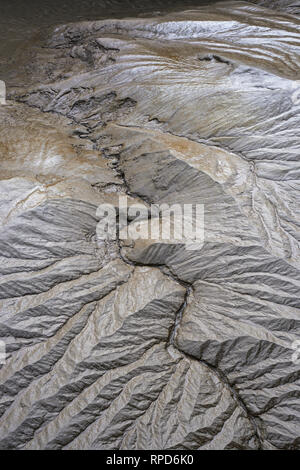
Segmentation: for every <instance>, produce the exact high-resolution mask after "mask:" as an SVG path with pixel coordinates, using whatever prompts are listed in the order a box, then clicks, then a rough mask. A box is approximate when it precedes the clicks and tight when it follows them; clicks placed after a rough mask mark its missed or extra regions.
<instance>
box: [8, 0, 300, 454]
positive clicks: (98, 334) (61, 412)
mask: <svg viewBox="0 0 300 470" xmlns="http://www.w3.org/2000/svg"><path fill="white" fill-rule="evenodd" d="M257 3H258V2H257ZM260 3H263V4H264V6H260V5H254V4H253V3H252V4H251V3H246V2H222V3H218V4H216V5H211V6H205V7H204V6H203V7H199V8H197V9H193V10H186V11H181V12H176V13H170V14H167V15H165V16H159V17H157V18H155V17H148V18H143V19H141V18H136V19H135V18H131V19H119V20H116V19H112V20H103V21H92V22H91V21H89V22H81V23H73V24H68V25H65V26H58V27H56V28H53V29H52V30H51V31H46V32H45V34H44V37H43V38H41V39H40V40H39V41H35V42H34V43H33V44H31V45H30V47H28V48H27V49H24V50H22V53H21V54H20V55H19V56H18V57H17V59H16V62H15V64H16V66H15V68H14V70H13V73H11V76H10V84H11V86H10V90H9V100H8V102H7V105H6V106H2V107H0V117H1V124H0V125H1V139H0V155H1V161H0V175H1V182H0V187H1V204H0V211H1V224H2V227H1V232H0V247H1V248H0V254H1V264H0V271H1V281H0V296H1V326H0V333H1V339H2V340H4V341H5V343H6V347H7V361H6V363H5V364H4V365H3V366H2V368H1V370H0V377H1V402H0V411H1V418H0V447H1V448H2V449H61V448H63V449H259V448H262V449H299V448H300V440H299V439H300V437H299V436H300V434H299V433H300V423H299V417H300V404H299V396H300V390H299V364H297V363H295V361H294V362H293V361H292V354H293V352H294V350H293V343H294V342H295V341H296V340H298V339H299V332H300V317H299V283H300V271H299V267H300V258H299V224H300V216H299V215H300V214H299V174H300V164H299V150H300V140H299V124H300V115H299V107H300V100H299V96H300V93H299V94H298V87H299V80H300V71H299V63H300V19H299V18H298V16H297V13H298V12H297V5H296V2H283V1H278V2H277V3H278V5H277V8H278V10H275V9H274V8H273V9H271V8H270V2H260ZM273 3H274V2H273ZM121 194H124V195H128V196H129V202H130V204H136V203H139V202H143V201H144V202H145V203H146V204H147V205H149V204H150V203H158V204H160V203H163V202H166V203H172V204H174V203H180V204H184V203H195V204H204V207H205V243H204V246H203V247H202V249H201V250H197V251H189V250H187V249H186V247H185V246H184V245H183V244H173V243H172V242H170V243H167V242H164V243H162V242H161V241H159V240H129V241H127V242H126V243H125V242H123V241H121V240H116V241H115V242H113V241H112V242H103V243H102V244H101V243H100V244H99V242H98V241H97V237H96V226H97V223H98V219H97V215H96V210H97V207H98V206H99V204H101V203H102V202H109V203H111V204H113V205H116V206H117V203H118V196H119V195H121ZM134 223H135V222H134V221H130V220H129V221H128V224H134Z"/></svg>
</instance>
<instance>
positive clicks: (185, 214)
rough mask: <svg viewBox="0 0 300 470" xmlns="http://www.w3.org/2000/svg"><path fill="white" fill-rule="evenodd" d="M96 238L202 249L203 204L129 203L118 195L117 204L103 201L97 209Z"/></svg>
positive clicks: (125, 198) (125, 197)
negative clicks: (181, 245)
mask: <svg viewBox="0 0 300 470" xmlns="http://www.w3.org/2000/svg"><path fill="white" fill-rule="evenodd" d="M96 215H97V217H98V218H99V222H98V224H97V231H96V233H97V239H98V240H99V241H103V240H108V241H114V240H117V239H119V240H130V241H132V240H139V239H140V240H153V241H155V242H158V241H161V242H165V243H178V244H184V245H185V246H186V248H187V249H188V250H199V249H201V248H202V246H203V243H204V205H203V204H172V205H169V204H166V203H165V204H160V205H158V204H151V206H150V207H148V206H146V205H144V204H142V203H139V204H130V203H129V199H128V198H127V196H119V204H118V207H116V206H114V205H113V204H101V205H100V206H99V207H98V209H97V212H96Z"/></svg>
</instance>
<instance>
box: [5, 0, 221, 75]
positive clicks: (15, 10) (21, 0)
mask: <svg viewBox="0 0 300 470" xmlns="http://www.w3.org/2000/svg"><path fill="white" fill-rule="evenodd" d="M207 3H213V2H210V1H209V0H151V1H149V0H26V1H25V0H1V1H0V74H1V75H3V74H5V70H6V66H7V62H8V59H9V58H10V57H11V55H12V54H13V53H14V51H15V50H16V49H17V48H18V47H19V46H20V45H22V44H23V43H24V41H26V40H28V39H29V38H30V37H31V36H32V35H33V34H34V32H35V31H36V30H38V29H39V28H43V27H46V26H51V25H56V24H60V23H68V22H73V21H80V20H92V19H101V18H109V17H112V18H113V17H126V16H145V15H146V16H148V15H152V14H155V15H158V14H160V13H165V12H167V11H173V10H178V9H184V8H188V7H191V6H197V5H203V4H207Z"/></svg>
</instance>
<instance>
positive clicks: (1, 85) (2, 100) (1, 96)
mask: <svg viewBox="0 0 300 470" xmlns="http://www.w3.org/2000/svg"><path fill="white" fill-rule="evenodd" d="M1 104H6V85H5V82H4V81H3V80H0V105H1Z"/></svg>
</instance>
